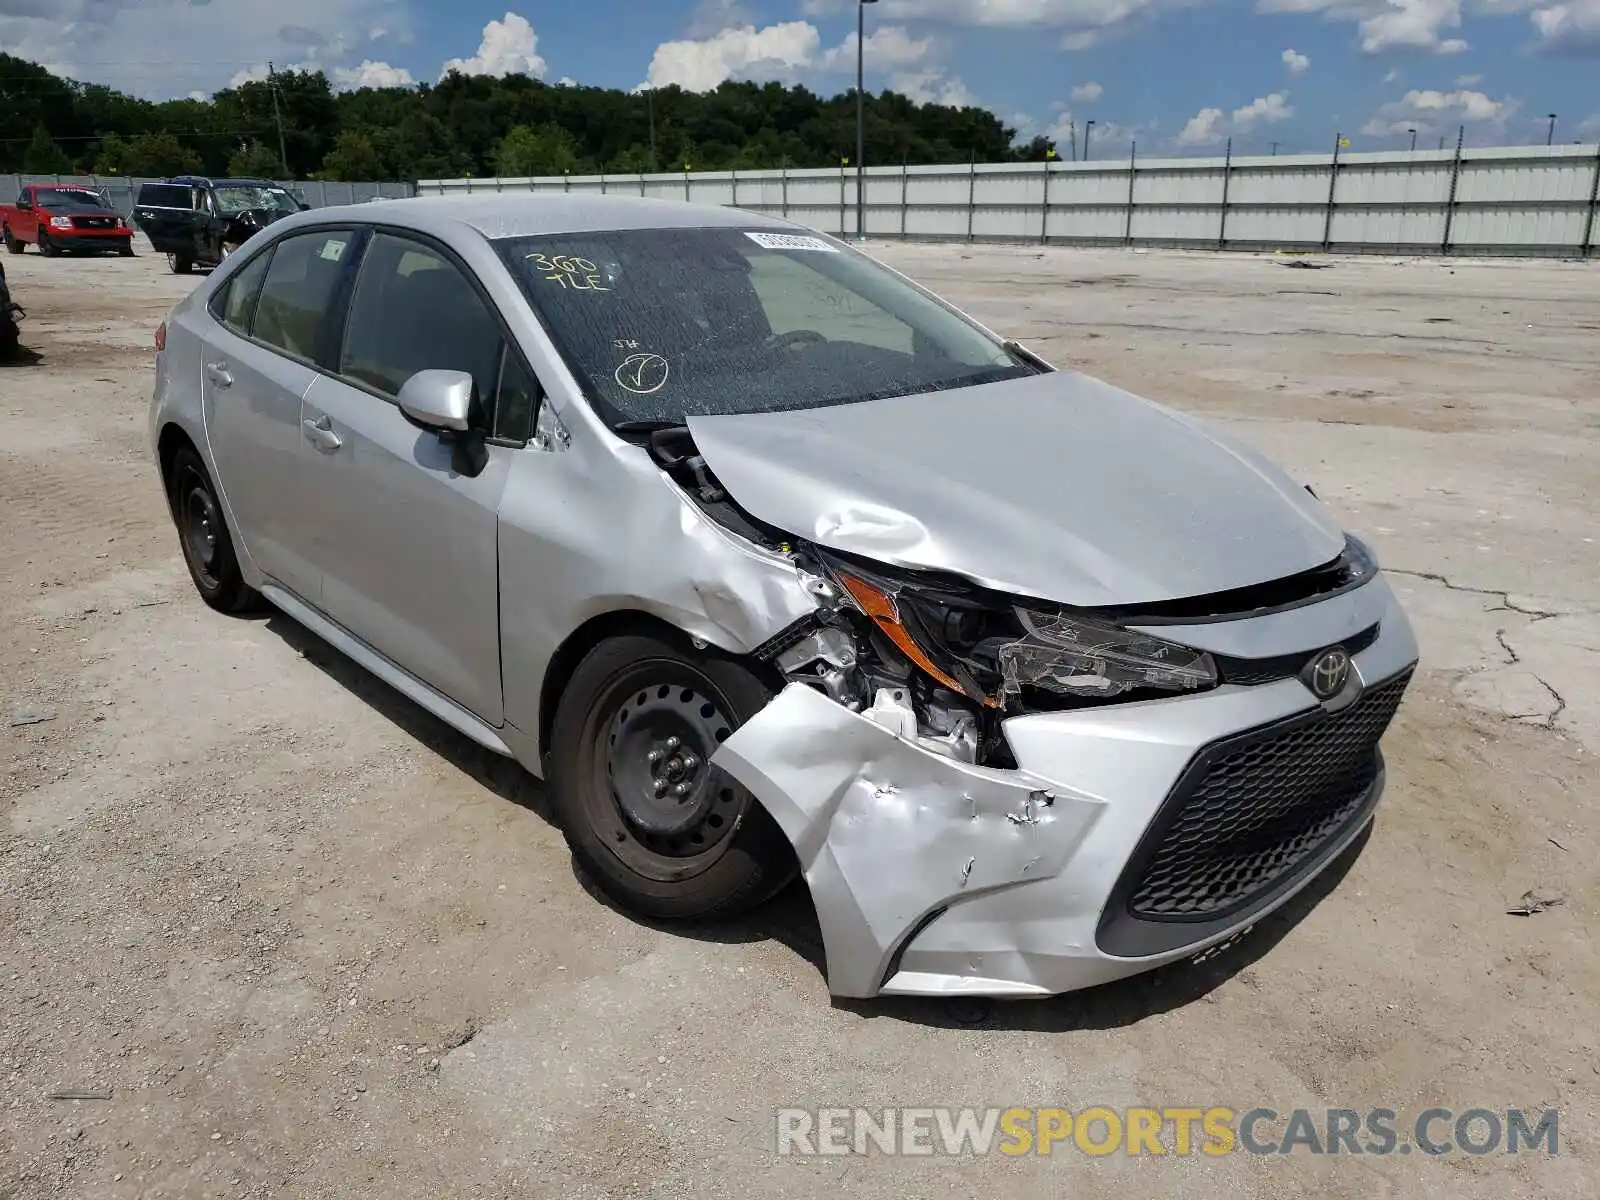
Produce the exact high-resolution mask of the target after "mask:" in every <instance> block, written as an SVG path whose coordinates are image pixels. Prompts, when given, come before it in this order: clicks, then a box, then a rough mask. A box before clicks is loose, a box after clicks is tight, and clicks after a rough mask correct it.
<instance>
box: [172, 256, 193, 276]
mask: <svg viewBox="0 0 1600 1200" xmlns="http://www.w3.org/2000/svg"><path fill="white" fill-rule="evenodd" d="M167 267H168V268H169V269H170V270H171V271H172V273H173V274H174V275H189V274H192V273H193V272H194V259H192V258H190V257H189V256H188V255H187V254H168V255H167Z"/></svg>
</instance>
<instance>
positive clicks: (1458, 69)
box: [0, 0, 1600, 158]
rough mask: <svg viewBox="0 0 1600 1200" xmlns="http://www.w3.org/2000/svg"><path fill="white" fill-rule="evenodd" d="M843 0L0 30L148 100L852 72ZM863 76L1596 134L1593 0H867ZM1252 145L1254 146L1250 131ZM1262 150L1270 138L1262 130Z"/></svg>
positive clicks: (110, 12) (47, 19)
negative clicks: (324, 88) (472, 82)
mask: <svg viewBox="0 0 1600 1200" xmlns="http://www.w3.org/2000/svg"><path fill="white" fill-rule="evenodd" d="M856 14H857V5H856V0H510V5H509V7H508V0H492V2H484V0H0V50H4V51H6V52H9V53H12V54H17V55H20V56H22V57H24V58H30V59H34V60H36V61H40V62H43V63H44V64H45V65H46V66H49V67H50V68H51V69H53V70H56V71H59V72H61V73H63V74H66V75H69V76H72V77H74V78H78V79H83V80H88V81H93V82H98V83H106V84H110V85H112V86H115V87H119V88H122V89H125V90H127V91H130V92H133V93H134V94H136V95H141V96H146V97H149V98H151V99H166V98H170V97H173V96H183V95H189V94H196V93H199V94H209V93H210V92H212V91H215V90H217V89H219V88H222V87H226V86H228V85H229V84H230V83H236V82H238V81H240V80H243V79H249V78H259V77H262V76H264V75H265V73H266V69H267V67H266V64H267V61H268V60H269V59H271V60H272V61H273V62H274V63H275V64H276V65H277V66H278V67H279V68H286V67H315V68H320V69H322V70H325V71H327V72H328V74H329V76H330V78H331V79H332V80H333V81H334V83H335V86H338V87H342V88H350V87H359V86H361V85H363V84H372V85H394V84H409V83H428V82H434V81H436V80H437V79H439V77H440V76H441V74H442V73H443V72H444V71H446V70H448V69H451V68H454V69H457V70H461V71H466V72H471V73H480V74H496V75H500V74H506V73H510V72H522V73H526V74H529V75H533V76H536V77H538V78H541V79H544V80H546V81H547V82H550V83H569V84H570V83H581V84H587V85H597V86H604V87H620V88H630V89H631V88H638V87H641V86H645V85H656V86H665V85H667V84H674V83H675V84H678V85H680V86H682V87H685V88H690V89H693V90H697V91H703V90H707V89H709V88H713V87H715V86H716V85H717V84H719V83H721V82H722V81H724V80H726V79H755V80H771V79H776V80H781V81H783V82H786V83H803V84H805V85H806V86H808V87H810V88H812V89H813V90H816V91H819V92H821V93H823V94H829V95H831V94H833V93H836V92H839V91H844V90H847V89H848V88H850V87H853V86H854V82H855V68H856V35H855V29H856ZM865 15H866V19H867V30H868V34H867V40H866V59H867V88H868V90H870V91H877V90H881V89H883V88H886V87H893V88H895V89H896V90H898V91H901V92H904V93H906V94H908V95H910V96H913V97H915V98H916V99H919V100H938V101H941V102H944V103H957V104H963V103H970V104H977V105H981V106H983V107H985V108H988V109H991V110H992V111H994V112H995V113H997V114H999V115H1000V116H1001V118H1002V119H1003V120H1005V121H1006V123H1007V124H1009V125H1011V126H1013V127H1015V128H1016V129H1017V130H1018V132H1019V134H1020V135H1021V136H1022V137H1024V138H1026V137H1032V136H1034V135H1036V134H1044V135H1046V136H1050V137H1054V138H1056V139H1057V141H1058V142H1059V144H1060V147H1061V155H1062V157H1063V158H1066V157H1068V155H1069V152H1070V151H1069V141H1068V139H1069V135H1073V134H1075V135H1076V136H1077V137H1078V138H1079V139H1080V140H1081V138H1082V131H1083V129H1084V127H1085V125H1086V123H1087V122H1088V121H1091V120H1092V121H1094V123H1095V124H1094V134H1093V139H1094V147H1095V156H1096V157H1099V155H1100V154H1101V153H1104V154H1107V155H1109V154H1110V153H1112V150H1113V147H1115V148H1116V149H1117V150H1118V151H1119V152H1126V149H1127V147H1128V144H1129V143H1130V141H1134V140H1137V142H1138V145H1139V153H1140V155H1141V157H1146V156H1151V155H1162V154H1168V155H1180V154H1215V153H1220V152H1221V151H1222V148H1223V146H1224V145H1225V143H1226V141H1227V139H1229V138H1230V137H1231V138H1232V139H1233V147H1234V152H1235V153H1238V154H1253V153H1268V152H1276V153H1282V154H1290V153H1295V152H1317V153H1325V152H1327V151H1328V150H1329V149H1331V147H1332V145H1333V142H1334V140H1335V139H1336V138H1338V137H1340V136H1341V135H1342V136H1343V137H1345V138H1348V139H1349V140H1350V142H1351V145H1352V147H1353V148H1354V149H1356V150H1363V149H1367V150H1380V149H1386V148H1391V147H1403V146H1407V145H1409V144H1410V141H1411V134H1410V131H1411V130H1413V129H1415V130H1417V136H1418V142H1419V145H1422V146H1434V145H1437V142H1438V139H1440V138H1445V139H1446V140H1447V141H1448V142H1449V143H1451V144H1453V143H1454V141H1455V136H1456V131H1457V129H1458V128H1459V127H1460V126H1463V125H1465V126H1466V130H1467V143H1468V145H1474V146H1485V145H1500V144H1513V143H1528V142H1543V141H1544V140H1545V138H1546V137H1547V135H1548V132H1549V118H1548V114H1550V113H1555V114H1557V122H1556V140H1557V141H1560V142H1573V141H1578V140H1584V141H1600V86H1596V84H1597V83H1600V0H878V2H877V3H874V4H870V5H869V6H868V7H867V8H866V10H865ZM1274 147H1275V148H1274ZM1269 148H1274V149H1270V150H1269Z"/></svg>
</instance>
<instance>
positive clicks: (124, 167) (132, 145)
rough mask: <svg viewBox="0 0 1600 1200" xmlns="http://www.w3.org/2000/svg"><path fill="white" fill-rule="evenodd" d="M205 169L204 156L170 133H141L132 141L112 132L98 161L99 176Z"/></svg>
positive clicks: (96, 169)
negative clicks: (202, 158) (201, 156)
mask: <svg viewBox="0 0 1600 1200" xmlns="http://www.w3.org/2000/svg"><path fill="white" fill-rule="evenodd" d="M204 169H205V166H204V164H203V163H202V162H201V159H200V156H199V155H198V154H196V153H195V152H194V151H193V150H191V149H189V148H188V147H187V146H185V145H184V144H183V143H182V142H180V141H178V139H177V138H176V137H175V136H174V135H172V134H170V133H141V134H140V135H139V136H138V137H136V138H133V139H132V140H131V141H127V140H124V139H123V138H121V137H119V136H118V135H117V134H112V135H111V136H109V137H107V138H106V139H105V140H103V141H102V142H101V143H100V151H99V153H98V154H97V155H96V156H95V160H94V171H95V174H97V175H131V176H138V175H154V176H166V175H193V174H196V173H198V172H200V171H203V170H204Z"/></svg>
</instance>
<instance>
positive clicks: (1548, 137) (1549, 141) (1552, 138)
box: [1544, 113, 1556, 146]
mask: <svg viewBox="0 0 1600 1200" xmlns="http://www.w3.org/2000/svg"><path fill="white" fill-rule="evenodd" d="M1544 144H1545V145H1546V146H1554V145H1555V144H1556V115H1555V113H1551V114H1550V132H1549V133H1547V134H1545V138H1544Z"/></svg>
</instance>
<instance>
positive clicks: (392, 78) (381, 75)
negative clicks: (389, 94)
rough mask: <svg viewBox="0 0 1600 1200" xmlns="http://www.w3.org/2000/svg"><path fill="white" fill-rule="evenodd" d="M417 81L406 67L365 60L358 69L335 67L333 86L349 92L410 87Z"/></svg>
mask: <svg viewBox="0 0 1600 1200" xmlns="http://www.w3.org/2000/svg"><path fill="white" fill-rule="evenodd" d="M416 82H417V81H416V80H415V79H413V78H412V77H411V72H410V71H408V70H406V69H405V68H404V67H393V66H390V65H389V64H388V63H386V62H373V61H372V60H371V59H370V58H369V59H364V60H363V61H362V63H361V65H360V66H358V67H335V68H334V70H333V84H334V86H335V87H337V88H340V89H342V90H344V91H347V92H353V91H355V90H356V89H358V88H394V87H410V86H411V85H412V84H414V83H416Z"/></svg>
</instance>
